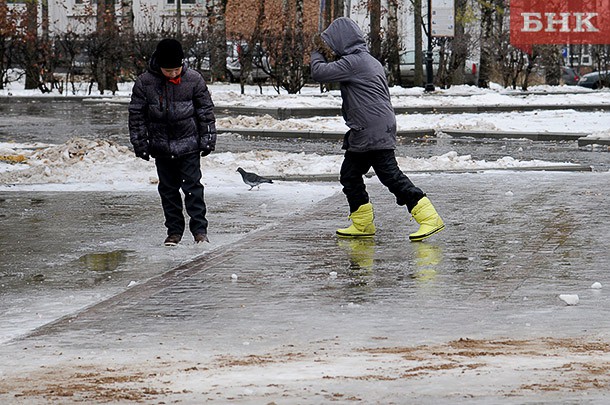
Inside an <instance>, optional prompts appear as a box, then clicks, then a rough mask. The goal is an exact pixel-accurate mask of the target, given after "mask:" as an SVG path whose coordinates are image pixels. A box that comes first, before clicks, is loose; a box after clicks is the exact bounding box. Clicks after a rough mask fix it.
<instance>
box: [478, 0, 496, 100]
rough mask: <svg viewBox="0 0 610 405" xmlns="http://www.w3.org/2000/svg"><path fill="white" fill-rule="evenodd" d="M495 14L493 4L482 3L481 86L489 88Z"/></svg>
mask: <svg viewBox="0 0 610 405" xmlns="http://www.w3.org/2000/svg"><path fill="white" fill-rule="evenodd" d="M493 14H494V8H493V5H492V4H489V3H481V61H480V63H479V87H483V88H488V87H489V81H490V79H491V73H492V69H493V42H494V41H493V23H494V22H493Z"/></svg>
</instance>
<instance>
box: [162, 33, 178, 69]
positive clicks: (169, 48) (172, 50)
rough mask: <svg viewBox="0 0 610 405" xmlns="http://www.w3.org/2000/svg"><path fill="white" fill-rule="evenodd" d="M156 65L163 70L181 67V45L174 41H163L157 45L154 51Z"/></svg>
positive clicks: (168, 39)
mask: <svg viewBox="0 0 610 405" xmlns="http://www.w3.org/2000/svg"><path fill="white" fill-rule="evenodd" d="M155 56H156V58H157V63H158V64H159V67H162V68H165V69H173V68H178V67H181V66H182V59H184V51H183V50H182V45H180V42H178V41H176V40H175V39H170V38H167V39H163V40H161V41H160V42H159V43H158V44H157V50H156V51H155Z"/></svg>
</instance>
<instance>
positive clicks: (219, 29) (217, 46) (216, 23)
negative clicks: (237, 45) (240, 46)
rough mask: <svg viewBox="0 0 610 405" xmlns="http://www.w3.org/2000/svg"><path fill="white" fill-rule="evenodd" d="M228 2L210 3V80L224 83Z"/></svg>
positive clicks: (212, 0) (214, 0) (215, 1)
mask: <svg viewBox="0 0 610 405" xmlns="http://www.w3.org/2000/svg"><path fill="white" fill-rule="evenodd" d="M226 9H227V0H210V1H209V2H208V7H207V13H208V38H210V62H211V66H210V74H211V78H210V80H211V81H212V82H215V81H224V80H226V78H227V67H226V64H227V26H226V20H225V11H226Z"/></svg>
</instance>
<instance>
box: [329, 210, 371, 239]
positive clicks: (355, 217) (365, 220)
mask: <svg viewBox="0 0 610 405" xmlns="http://www.w3.org/2000/svg"><path fill="white" fill-rule="evenodd" d="M349 218H350V219H351V220H352V224H351V225H350V226H349V227H347V228H343V229H337V235H339V236H341V237H347V238H371V237H373V236H374V235H375V224H374V223H373V220H374V216H373V204H371V203H370V202H369V203H366V204H363V205H361V206H360V207H358V209H357V210H356V211H354V212H352V213H351V214H350V215H349Z"/></svg>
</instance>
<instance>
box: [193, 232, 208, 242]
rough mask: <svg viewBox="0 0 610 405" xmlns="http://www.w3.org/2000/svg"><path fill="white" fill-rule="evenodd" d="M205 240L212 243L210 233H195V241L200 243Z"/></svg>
mask: <svg viewBox="0 0 610 405" xmlns="http://www.w3.org/2000/svg"><path fill="white" fill-rule="evenodd" d="M203 242H208V243H210V240H209V239H208V235H206V234H205V233H198V234H197V235H195V243H197V244H199V243H203Z"/></svg>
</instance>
